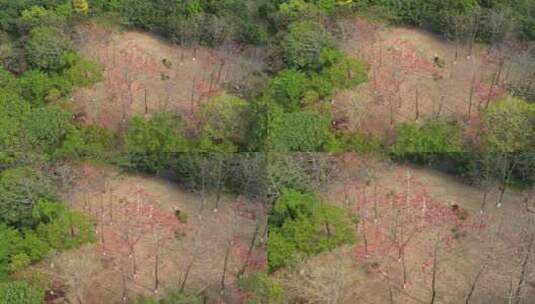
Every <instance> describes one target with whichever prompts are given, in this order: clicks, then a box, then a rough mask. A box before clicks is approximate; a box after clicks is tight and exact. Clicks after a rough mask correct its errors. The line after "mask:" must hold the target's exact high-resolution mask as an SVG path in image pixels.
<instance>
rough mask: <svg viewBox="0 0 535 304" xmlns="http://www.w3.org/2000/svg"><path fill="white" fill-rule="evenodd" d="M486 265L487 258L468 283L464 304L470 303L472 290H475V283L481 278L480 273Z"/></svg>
mask: <svg viewBox="0 0 535 304" xmlns="http://www.w3.org/2000/svg"><path fill="white" fill-rule="evenodd" d="M487 266H488V260H487V261H486V262H485V263H484V264H483V265H482V266H481V268H479V271H478V272H477V274H476V276H475V278H474V280H473V281H472V283H471V284H470V289H469V290H468V294H467V295H466V300H465V304H470V300H471V299H472V296H473V295H474V291H475V290H476V287H477V283H478V282H479V279H480V278H481V275H482V274H483V272H484V271H485V269H486V268H487Z"/></svg>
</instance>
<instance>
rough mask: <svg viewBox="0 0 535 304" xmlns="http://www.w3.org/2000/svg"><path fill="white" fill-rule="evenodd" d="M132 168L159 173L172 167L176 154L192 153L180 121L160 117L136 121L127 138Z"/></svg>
mask: <svg viewBox="0 0 535 304" xmlns="http://www.w3.org/2000/svg"><path fill="white" fill-rule="evenodd" d="M125 144H126V153H127V157H128V161H129V166H130V167H132V168H135V169H139V170H142V171H146V172H152V173H155V172H158V171H160V170H161V169H163V168H164V167H165V166H167V165H168V164H169V160H170V157H171V156H173V154H175V153H181V152H188V151H189V149H190V144H189V142H188V141H187V139H186V138H185V136H184V135H183V130H182V121H181V119H180V117H177V116H172V115H168V114H163V113H162V114H156V115H155V116H153V117H152V118H151V119H149V120H145V119H143V118H141V117H134V118H132V119H131V120H130V122H129V124H128V130H127V133H126V136H125Z"/></svg>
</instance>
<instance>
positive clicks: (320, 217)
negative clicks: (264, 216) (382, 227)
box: [268, 189, 356, 271]
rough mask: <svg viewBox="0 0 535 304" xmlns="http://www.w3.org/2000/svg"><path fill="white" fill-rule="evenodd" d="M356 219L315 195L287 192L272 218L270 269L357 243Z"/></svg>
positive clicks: (287, 190)
mask: <svg viewBox="0 0 535 304" xmlns="http://www.w3.org/2000/svg"><path fill="white" fill-rule="evenodd" d="M355 223H356V218H355V217H354V216H353V215H351V214H350V213H349V212H348V211H347V210H344V209H342V208H340V207H337V206H335V205H331V204H329V203H326V202H322V201H321V200H319V199H318V198H317V197H315V196H314V195H312V194H307V193H301V192H298V191H295V190H289V189H284V190H283V191H282V193H281V195H280V197H279V198H278V200H277V201H276V202H275V205H274V207H273V211H272V214H271V215H270V221H269V224H270V234H269V239H268V264H269V268H270V270H272V271H273V270H276V269H278V268H281V267H286V266H290V265H292V264H293V263H294V262H295V261H298V260H300V259H302V258H306V257H310V256H313V255H316V254H319V253H321V252H323V251H326V250H332V249H334V248H336V247H338V246H341V245H344V244H352V243H354V242H355V241H356V237H355V230H354V225H355Z"/></svg>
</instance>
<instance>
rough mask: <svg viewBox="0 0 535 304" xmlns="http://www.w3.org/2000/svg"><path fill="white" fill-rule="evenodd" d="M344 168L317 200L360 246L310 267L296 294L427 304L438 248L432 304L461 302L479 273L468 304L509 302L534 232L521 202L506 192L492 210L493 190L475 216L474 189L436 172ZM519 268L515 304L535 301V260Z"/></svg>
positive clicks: (368, 164)
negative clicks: (352, 226) (348, 226)
mask: <svg viewBox="0 0 535 304" xmlns="http://www.w3.org/2000/svg"><path fill="white" fill-rule="evenodd" d="M344 167H345V168H346V169H345V170H344V171H345V172H343V173H344V174H345V177H344V178H342V179H340V180H339V182H336V183H333V184H332V186H331V187H330V189H328V190H327V191H325V193H324V195H325V197H326V198H327V199H329V201H332V202H337V203H338V204H340V205H342V206H346V207H347V208H349V209H350V210H353V211H354V212H355V213H356V214H358V215H359V218H360V223H359V231H358V238H359V242H358V244H357V245H356V246H354V247H352V248H341V249H337V250H335V251H333V252H330V253H325V254H322V255H320V256H318V257H315V258H312V259H311V260H310V261H308V262H307V263H306V264H305V266H304V268H303V269H305V270H303V271H304V272H305V273H306V274H307V275H304V276H303V275H296V274H295V273H294V275H290V276H289V278H290V279H289V281H288V282H286V284H287V285H289V286H294V287H295V286H298V288H296V289H295V293H297V294H299V293H303V295H306V296H307V297H311V298H315V299H318V303H328V302H326V301H327V300H326V299H329V298H331V299H334V298H337V299H338V300H337V301H335V302H330V303H348V304H349V303H355V302H354V301H355V299H358V301H359V303H429V301H430V299H431V296H432V295H431V284H432V277H433V261H434V253H435V248H436V250H437V251H436V252H437V255H436V256H437V259H436V261H437V267H436V277H437V280H436V291H437V295H436V302H435V303H448V304H449V303H464V301H465V297H466V295H467V293H468V290H469V288H470V285H471V284H472V283H473V282H474V279H475V277H476V276H477V273H478V272H480V271H481V275H480V276H479V278H478V281H477V285H476V288H475V292H474V293H473V296H472V301H471V302H470V303H478V304H479V303H481V304H483V303H504V302H507V301H508V299H509V296H510V286H513V289H515V288H516V287H515V286H516V284H517V282H518V281H517V280H518V278H519V276H520V273H521V269H522V267H521V266H522V262H523V260H524V257H525V254H526V248H527V242H528V241H527V239H528V236H529V235H530V233H531V234H532V233H535V225H533V223H534V222H535V218H534V217H535V215H533V214H528V213H527V212H526V211H525V210H524V209H523V204H522V202H523V200H524V199H525V198H526V196H525V195H527V194H525V193H521V192H519V191H513V190H508V191H507V192H506V193H505V196H504V199H503V205H502V206H501V208H498V207H497V206H496V202H497V201H498V198H499V193H498V191H497V189H496V188H494V189H492V190H491V191H490V192H489V193H488V195H487V204H486V207H485V211H484V212H483V213H481V212H480V210H481V202H482V198H483V191H482V190H481V189H478V188H477V187H474V186H469V185H466V184H463V183H462V181H460V180H458V179H456V178H454V177H452V176H449V175H446V174H443V173H440V172H438V171H434V170H430V169H426V168H420V167H416V166H405V165H395V164H386V163H383V162H380V161H376V160H370V159H360V158H354V159H352V160H350V161H349V162H348V163H346V165H345V166H344ZM407 193H408V195H407ZM530 218H531V219H530ZM530 221H531V223H532V224H531V226H530ZM348 268H349V269H350V270H348ZM404 269H405V271H404ZM527 269H528V276H527V278H526V279H527V282H526V283H525V284H524V285H523V287H522V288H523V291H522V294H523V300H522V301H521V302H520V303H533V301H534V300H535V272H534V271H533V269H535V261H534V260H533V259H532V260H531V261H529V262H528V265H527ZM404 272H405V273H404ZM290 281H291V282H290ZM322 297H323V300H322Z"/></svg>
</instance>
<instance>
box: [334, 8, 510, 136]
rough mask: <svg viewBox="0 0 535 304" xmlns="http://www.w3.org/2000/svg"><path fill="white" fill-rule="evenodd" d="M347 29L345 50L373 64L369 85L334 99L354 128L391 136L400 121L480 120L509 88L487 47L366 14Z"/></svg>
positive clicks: (474, 122)
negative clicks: (483, 111)
mask: <svg viewBox="0 0 535 304" xmlns="http://www.w3.org/2000/svg"><path fill="white" fill-rule="evenodd" d="M344 28H345V31H343V40H342V49H343V50H344V51H345V52H346V53H348V54H350V56H354V57H355V58H359V59H362V60H364V61H365V62H367V63H368V64H369V68H370V72H369V77H370V80H369V82H368V83H366V84H364V85H362V86H360V87H359V88H357V89H355V90H347V91H342V92H339V93H338V94H337V96H335V98H334V100H335V101H336V103H335V104H336V110H335V111H336V112H337V113H338V115H340V116H347V117H348V118H349V119H350V126H351V128H352V129H354V130H359V131H361V132H364V133H369V134H374V135H377V136H388V135H389V134H390V132H391V131H392V127H393V126H394V125H396V124H398V123H400V122H405V121H414V120H423V119H425V118H431V117H445V118H450V119H454V120H458V121H462V122H466V123H468V122H472V124H476V123H477V121H478V117H479V111H480V109H482V108H484V107H485V106H486V104H487V102H489V101H490V102H492V101H494V100H496V99H498V98H500V97H501V96H503V95H504V94H505V92H506V90H505V85H504V84H503V81H502V80H503V79H504V77H503V75H502V77H501V79H497V80H496V79H494V77H495V75H496V74H497V73H498V69H499V65H498V60H497V59H496V58H495V56H494V55H493V54H492V53H490V52H489V51H488V49H487V48H485V47H483V46H479V45H475V46H474V47H473V49H472V51H470V48H469V47H468V46H459V45H456V44H454V43H450V42H447V41H445V40H444V39H442V38H440V37H437V36H435V35H433V34H430V33H428V32H425V31H423V30H420V29H415V28H407V27H389V26H384V25H379V24H372V23H370V22H368V21H366V20H363V19H362V18H356V19H354V20H350V21H347V22H345V23H344ZM435 58H437V59H435ZM493 83H494V84H493ZM470 104H472V105H471V106H470Z"/></svg>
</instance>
